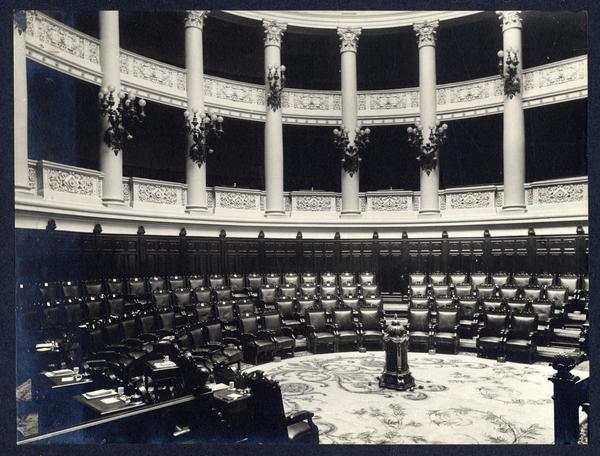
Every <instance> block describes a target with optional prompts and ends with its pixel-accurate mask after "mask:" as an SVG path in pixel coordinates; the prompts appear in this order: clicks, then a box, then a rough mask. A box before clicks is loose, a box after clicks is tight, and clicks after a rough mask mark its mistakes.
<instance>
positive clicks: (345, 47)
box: [337, 27, 362, 52]
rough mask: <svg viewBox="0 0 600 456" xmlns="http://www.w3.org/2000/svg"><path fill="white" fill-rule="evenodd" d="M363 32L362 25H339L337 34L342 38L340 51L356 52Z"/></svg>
mask: <svg viewBox="0 0 600 456" xmlns="http://www.w3.org/2000/svg"><path fill="white" fill-rule="evenodd" d="M361 32H362V28H360V27H338V29H337V34H338V37H339V39H340V52H347V51H349V52H356V50H357V48H358V38H359V37H360V34H361Z"/></svg>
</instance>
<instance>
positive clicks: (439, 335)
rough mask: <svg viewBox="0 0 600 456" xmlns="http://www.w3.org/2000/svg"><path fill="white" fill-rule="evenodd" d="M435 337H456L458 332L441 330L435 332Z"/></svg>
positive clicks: (449, 338)
mask: <svg viewBox="0 0 600 456" xmlns="http://www.w3.org/2000/svg"><path fill="white" fill-rule="evenodd" d="M435 338H436V339H448V340H451V339H455V338H456V333H448V332H439V333H436V334H435Z"/></svg>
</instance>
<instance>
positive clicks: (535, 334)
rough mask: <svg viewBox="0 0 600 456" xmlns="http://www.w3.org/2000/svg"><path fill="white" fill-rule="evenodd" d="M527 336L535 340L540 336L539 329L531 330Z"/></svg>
mask: <svg viewBox="0 0 600 456" xmlns="http://www.w3.org/2000/svg"><path fill="white" fill-rule="evenodd" d="M527 336H528V337H529V340H533V339H534V338H535V337H537V336H538V332H537V331H530V332H529V334H528V335H527Z"/></svg>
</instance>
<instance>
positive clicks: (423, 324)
mask: <svg viewBox="0 0 600 456" xmlns="http://www.w3.org/2000/svg"><path fill="white" fill-rule="evenodd" d="M430 318H431V312H430V310H429V309H428V308H421V307H418V308H414V307H412V308H409V309H408V325H409V329H410V331H429V322H430Z"/></svg>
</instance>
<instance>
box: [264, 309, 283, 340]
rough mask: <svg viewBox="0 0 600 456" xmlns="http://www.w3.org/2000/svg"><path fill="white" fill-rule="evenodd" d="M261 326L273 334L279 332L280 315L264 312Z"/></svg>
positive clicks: (280, 324)
mask: <svg viewBox="0 0 600 456" xmlns="http://www.w3.org/2000/svg"><path fill="white" fill-rule="evenodd" d="M262 324H263V328H264V329H267V330H269V331H273V332H274V333H275V334H277V335H279V334H281V326H282V322H281V315H279V314H278V313H266V314H263V316H262Z"/></svg>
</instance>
